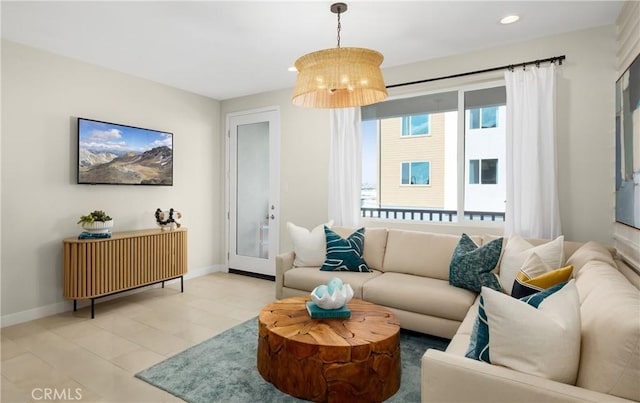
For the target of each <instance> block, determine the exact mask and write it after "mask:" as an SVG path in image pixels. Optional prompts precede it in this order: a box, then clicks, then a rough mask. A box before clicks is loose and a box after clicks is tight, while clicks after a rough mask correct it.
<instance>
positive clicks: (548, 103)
mask: <svg viewBox="0 0 640 403" xmlns="http://www.w3.org/2000/svg"><path fill="white" fill-rule="evenodd" d="M505 80H506V87H507V110H508V112H507V142H506V143H507V155H506V162H507V205H506V213H505V236H509V235H513V234H518V235H521V236H524V237H532V238H545V239H553V238H556V237H557V236H558V235H560V234H561V229H560V207H559V203H558V184H557V179H558V174H557V155H556V132H555V111H556V94H555V93H556V66H555V64H550V65H549V66H547V67H533V66H532V67H527V69H526V70H523V69H522V68H515V69H514V71H507V72H506V73H505Z"/></svg>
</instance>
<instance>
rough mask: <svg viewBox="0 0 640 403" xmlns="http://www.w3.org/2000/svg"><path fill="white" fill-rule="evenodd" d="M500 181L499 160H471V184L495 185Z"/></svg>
mask: <svg viewBox="0 0 640 403" xmlns="http://www.w3.org/2000/svg"><path fill="white" fill-rule="evenodd" d="M496 183H498V160H497V159H486V160H469V184H470V185H477V184H483V185H495V184H496Z"/></svg>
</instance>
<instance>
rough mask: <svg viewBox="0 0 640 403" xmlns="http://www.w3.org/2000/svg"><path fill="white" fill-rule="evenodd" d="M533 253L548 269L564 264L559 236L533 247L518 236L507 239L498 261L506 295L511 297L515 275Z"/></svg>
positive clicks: (561, 237)
mask: <svg viewBox="0 0 640 403" xmlns="http://www.w3.org/2000/svg"><path fill="white" fill-rule="evenodd" d="M534 252H535V253H536V254H537V255H538V256H539V257H540V259H542V261H543V262H545V263H546V264H547V265H548V266H549V267H553V268H558V267H562V265H563V264H564V237H563V236H559V237H558V238H556V239H555V240H553V241H550V242H547V243H545V244H542V245H538V246H534V245H533V244H531V243H530V242H528V241H526V240H525V239H524V238H522V237H520V236H518V235H513V236H511V237H509V239H508V240H507V244H506V245H505V247H504V252H503V254H502V258H501V260H500V284H502V288H503V289H504V291H505V292H506V293H507V294H509V295H511V291H512V289H513V281H514V280H515V279H516V274H517V273H518V271H519V270H520V268H522V266H523V265H524V263H525V261H526V260H527V258H529V256H531V254H532V253H534Z"/></svg>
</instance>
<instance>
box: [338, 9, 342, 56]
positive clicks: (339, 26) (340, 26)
mask: <svg viewBox="0 0 640 403" xmlns="http://www.w3.org/2000/svg"><path fill="white" fill-rule="evenodd" d="M340 11H341V10H340V8H338V48H340V29H341V28H342V25H341V24H340Z"/></svg>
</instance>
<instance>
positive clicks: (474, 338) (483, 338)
mask: <svg viewBox="0 0 640 403" xmlns="http://www.w3.org/2000/svg"><path fill="white" fill-rule="evenodd" d="M565 284H567V283H566V282H563V283H559V284H556V285H554V286H553V287H550V288H547V289H546V290H543V291H540V292H538V293H535V294H532V295H527V296H526V297H523V298H520V301H523V302H526V303H527V304H529V305H531V306H533V307H534V308H538V306H539V305H540V304H541V303H542V301H544V300H545V298H547V297H548V296H550V295H552V294H554V293H555V292H557V291H559V290H560V289H561V288H562V287H564V286H565ZM465 357H467V358H473V359H474V360H479V361H484V362H487V363H489V364H491V360H490V357H489V321H488V319H487V313H486V312H485V309H484V300H483V299H482V296H480V305H479V306H478V316H476V321H475V322H474V323H473V330H472V331H471V338H470V340H469V348H468V349H467V353H466V354H465Z"/></svg>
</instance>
